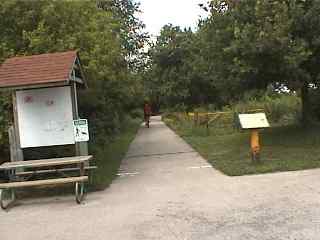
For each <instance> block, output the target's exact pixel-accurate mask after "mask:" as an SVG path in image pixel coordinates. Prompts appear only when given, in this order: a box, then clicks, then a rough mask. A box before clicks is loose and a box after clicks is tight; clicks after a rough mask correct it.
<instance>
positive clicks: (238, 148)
mask: <svg viewBox="0 0 320 240" xmlns="http://www.w3.org/2000/svg"><path fill="white" fill-rule="evenodd" d="M165 122H166V123H167V124H168V125H169V126H170V127H171V128H172V129H173V130H175V131H176V132H177V133H178V134H179V135H180V136H181V137H182V138H184V139H185V140H186V141H187V142H188V143H189V144H190V145H192V147H193V148H194V149H195V150H197V151H198V152H199V153H200V154H201V155H202V156H203V157H204V158H206V159H207V160H208V162H209V163H211V164H212V165H213V166H214V167H215V168H216V169H218V170H220V171H221V172H223V173H225V174H226V175H229V176H240V175H247V174H259V173H271V172H279V171H294V170H302V169H312V168H318V167H320V127H319V126H317V127H311V128H308V129H306V128H303V127H300V126H284V127H272V128H270V129H265V130H262V131H261V133H260V141H261V148H262V149H261V150H262V151H261V160H262V161H261V163H252V161H251V157H250V147H249V141H250V132H249V131H236V130H232V129H230V128H226V129H219V130H218V131H215V129H210V134H209V135H208V134H207V133H206V131H205V129H203V128H202V129H201V128H197V129H194V128H192V127H190V126H191V125H190V124H189V125H188V124H179V122H175V121H171V120H165Z"/></svg>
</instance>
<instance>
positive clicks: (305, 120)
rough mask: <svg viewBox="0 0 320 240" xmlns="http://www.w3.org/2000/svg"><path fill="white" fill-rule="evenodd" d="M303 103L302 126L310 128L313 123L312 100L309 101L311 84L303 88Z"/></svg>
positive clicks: (306, 84) (305, 84) (304, 85)
mask: <svg viewBox="0 0 320 240" xmlns="http://www.w3.org/2000/svg"><path fill="white" fill-rule="evenodd" d="M301 101H302V119H301V120H302V125H303V126H305V127H306V126H308V125H309V124H310V122H311V111H310V99H309V83H308V82H305V83H304V84H303V86H302V88H301Z"/></svg>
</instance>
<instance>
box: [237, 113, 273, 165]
mask: <svg viewBox="0 0 320 240" xmlns="http://www.w3.org/2000/svg"><path fill="white" fill-rule="evenodd" d="M239 121H240V125H241V128H242V129H250V130H251V138H250V147H251V159H252V161H253V162H258V161H260V150H261V147H260V141H259V129H263V128H269V127H270V125H269V122H268V119H267V116H266V114H265V113H255V114H239Z"/></svg>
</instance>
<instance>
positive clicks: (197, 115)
mask: <svg viewBox="0 0 320 240" xmlns="http://www.w3.org/2000/svg"><path fill="white" fill-rule="evenodd" d="M198 120H199V113H198V112H194V116H193V121H194V126H195V127H196V126H197V125H198Z"/></svg>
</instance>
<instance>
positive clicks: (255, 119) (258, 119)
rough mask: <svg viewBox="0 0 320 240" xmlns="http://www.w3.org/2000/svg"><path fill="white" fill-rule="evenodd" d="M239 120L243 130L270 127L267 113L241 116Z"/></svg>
mask: <svg viewBox="0 0 320 240" xmlns="http://www.w3.org/2000/svg"><path fill="white" fill-rule="evenodd" d="M239 120H240V124H241V127H242V128H243V129H255V128H268V127H270V125H269V122H268V119H267V116H266V114H265V113H254V114H239Z"/></svg>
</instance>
